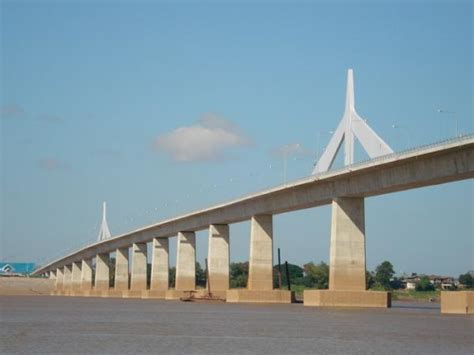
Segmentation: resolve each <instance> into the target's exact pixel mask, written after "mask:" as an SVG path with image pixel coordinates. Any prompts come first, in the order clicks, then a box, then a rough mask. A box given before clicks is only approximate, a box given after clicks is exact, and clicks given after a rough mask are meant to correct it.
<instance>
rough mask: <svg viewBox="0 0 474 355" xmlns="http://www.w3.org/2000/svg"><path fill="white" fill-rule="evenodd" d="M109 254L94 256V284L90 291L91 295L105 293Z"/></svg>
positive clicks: (107, 289)
mask: <svg viewBox="0 0 474 355" xmlns="http://www.w3.org/2000/svg"><path fill="white" fill-rule="evenodd" d="M109 259H110V255H109V254H108V253H106V254H97V257H96V258H95V284H94V290H93V292H92V295H93V296H99V297H100V296H102V295H107V294H108V291H109V284H110V281H109V280H110V274H109V273H110V267H109Z"/></svg>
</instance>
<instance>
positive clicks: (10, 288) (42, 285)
mask: <svg viewBox="0 0 474 355" xmlns="http://www.w3.org/2000/svg"><path fill="white" fill-rule="evenodd" d="M53 289H54V280H50V279H43V278H34V277H16V276H11V277H0V295H2V296H46V295H50V294H51V291H53Z"/></svg>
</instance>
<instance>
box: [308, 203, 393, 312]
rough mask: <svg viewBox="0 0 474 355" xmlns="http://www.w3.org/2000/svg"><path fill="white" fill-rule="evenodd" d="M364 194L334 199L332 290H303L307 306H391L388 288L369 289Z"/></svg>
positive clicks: (331, 258)
mask: <svg viewBox="0 0 474 355" xmlns="http://www.w3.org/2000/svg"><path fill="white" fill-rule="evenodd" d="M365 272H366V268H365V216H364V199H363V198H336V199H334V200H333V202H332V219H331V252H330V266H329V290H309V291H304V304H305V306H343V307H351V306H353V307H390V303H391V302H390V294H389V293H388V292H376V291H366V280H365Z"/></svg>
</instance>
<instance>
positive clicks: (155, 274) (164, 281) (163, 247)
mask: <svg viewBox="0 0 474 355" xmlns="http://www.w3.org/2000/svg"><path fill="white" fill-rule="evenodd" d="M152 250H153V254H152V261H151V281H150V291H149V292H148V293H147V294H145V295H144V297H147V298H165V297H166V292H167V291H168V288H169V241H168V238H154V239H153V247H152Z"/></svg>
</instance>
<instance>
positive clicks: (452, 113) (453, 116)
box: [436, 108, 458, 137]
mask: <svg viewBox="0 0 474 355" xmlns="http://www.w3.org/2000/svg"><path fill="white" fill-rule="evenodd" d="M436 112H438V113H439V114H447V115H452V116H451V118H452V119H453V120H454V125H455V132H456V137H458V120H457V118H456V112H454V111H448V110H442V109H440V108H439V109H437V110H436Z"/></svg>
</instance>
